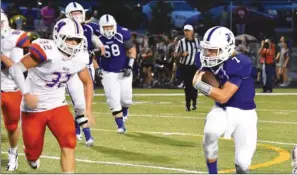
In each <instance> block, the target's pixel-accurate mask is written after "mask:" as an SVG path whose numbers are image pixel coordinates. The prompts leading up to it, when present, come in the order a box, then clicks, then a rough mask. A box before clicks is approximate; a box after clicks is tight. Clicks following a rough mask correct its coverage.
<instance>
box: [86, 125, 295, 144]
mask: <svg viewBox="0 0 297 175" xmlns="http://www.w3.org/2000/svg"><path fill="white" fill-rule="evenodd" d="M91 130H92V131H103V132H115V133H116V130H112V129H98V128H92V129H91ZM128 133H145V134H156V135H164V136H170V135H176V136H197V137H203V134H196V133H185V132H160V131H133V130H129V132H128ZM220 139H221V140H226V139H224V138H223V137H220ZM257 142H258V143H270V144H276V145H288V146H293V145H296V143H286V142H278V141H270V140H257Z"/></svg>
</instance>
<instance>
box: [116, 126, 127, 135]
mask: <svg viewBox="0 0 297 175" xmlns="http://www.w3.org/2000/svg"><path fill="white" fill-rule="evenodd" d="M125 132H126V128H125V127H122V128H119V129H118V130H117V133H118V134H124V133H125Z"/></svg>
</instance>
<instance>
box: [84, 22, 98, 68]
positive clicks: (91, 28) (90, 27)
mask: <svg viewBox="0 0 297 175" xmlns="http://www.w3.org/2000/svg"><path fill="white" fill-rule="evenodd" d="M82 27H83V29H84V35H85V37H86V39H87V42H88V48H87V49H88V51H89V53H90V52H91V51H93V50H94V45H93V42H92V36H93V35H94V34H95V35H96V34H97V30H99V26H98V25H97V24H95V23H85V24H82ZM97 35H98V34H97ZM92 62H93V58H91V57H90V62H89V64H91V63H92Z"/></svg>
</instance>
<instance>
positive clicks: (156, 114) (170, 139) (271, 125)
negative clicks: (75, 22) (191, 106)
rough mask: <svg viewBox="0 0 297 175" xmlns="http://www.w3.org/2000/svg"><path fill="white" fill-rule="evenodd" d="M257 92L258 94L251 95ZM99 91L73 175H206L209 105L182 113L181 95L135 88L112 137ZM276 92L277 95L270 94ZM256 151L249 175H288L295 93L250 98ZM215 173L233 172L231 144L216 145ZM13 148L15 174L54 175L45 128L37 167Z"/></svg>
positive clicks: (296, 125)
mask: <svg viewBox="0 0 297 175" xmlns="http://www.w3.org/2000/svg"><path fill="white" fill-rule="evenodd" d="M257 91H258V92H259V91H260V90H257ZM293 92H294V93H295V94H287V93H293ZM102 93H103V92H102V90H96V94H97V96H95V98H94V104H93V111H94V114H95V116H96V120H97V124H96V125H95V126H93V128H92V134H93V136H94V138H95V145H94V146H93V147H86V146H85V145H84V141H81V142H80V143H78V144H77V147H76V160H77V161H76V172H78V173H206V172H207V169H206V165H205V160H204V156H203V151H202V146H201V145H202V134H203V127H204V119H205V116H206V114H207V112H208V111H209V110H210V109H211V107H212V105H213V101H212V100H210V99H208V98H206V97H205V96H199V105H198V110H197V111H191V112H186V111H185V110H184V96H183V90H180V89H178V90H165V89H135V90H134V94H135V96H134V102H135V104H134V105H133V106H132V107H131V108H130V115H129V120H128V122H127V123H126V126H127V129H128V131H127V133H126V134H125V135H118V134H116V124H115V122H114V119H113V117H112V116H111V114H110V113H109V109H108V106H107V104H106V103H105V97H104V96H102ZM276 93H279V94H276ZM256 104H257V112H258V117H259V122H258V146H257V150H256V153H255V155H254V158H253V162H252V166H251V173H268V174H270V173H291V167H290V164H291V157H290V153H291V149H292V148H293V145H294V143H297V90H296V89H276V90H275V92H274V93H273V94H269V95H265V96H263V95H257V96H256ZM1 132H2V134H1V136H2V158H1V160H2V161H1V165H2V166H1V167H2V168H1V172H2V173H6V170H5V166H6V164H7V154H6V152H7V150H8V141H7V137H6V131H5V129H4V126H3V122H2V128H1ZM219 144H220V145H219V165H218V166H219V170H220V173H234V142H233V141H232V140H231V141H230V140H224V139H221V140H220V142H219ZM22 145H23V144H22V139H20V143H19V153H20V156H19V168H18V170H17V171H16V173H58V172H60V171H61V170H60V163H59V160H58V159H59V153H60V150H59V146H58V144H57V142H56V140H55V138H54V137H53V136H52V134H51V133H50V131H49V130H48V129H47V132H46V137H45V144H44V150H43V154H42V158H41V167H40V169H38V170H32V169H30V168H29V166H28V165H27V163H26V160H25V157H24V156H23V154H22V152H23V149H22Z"/></svg>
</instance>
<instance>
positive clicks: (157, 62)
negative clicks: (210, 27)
mask: <svg viewBox="0 0 297 175" xmlns="http://www.w3.org/2000/svg"><path fill="white" fill-rule="evenodd" d="M4 11H5V12H6V13H7V15H8V18H9V20H10V25H11V26H12V27H13V28H15V29H23V30H25V31H29V32H30V31H31V33H34V34H35V35H34V36H35V38H37V37H42V38H51V33H52V27H53V25H54V24H55V22H56V21H58V20H60V19H61V18H64V13H63V11H61V9H59V8H58V7H57V6H55V5H54V4H53V3H52V1H51V0H49V1H48V3H47V4H45V6H43V7H41V8H40V10H36V9H34V8H32V7H31V6H30V5H28V6H27V8H26V9H21V8H20V7H18V5H17V4H16V3H14V2H12V3H11V4H10V5H9V6H8V7H7V8H6V9H4ZM245 13H246V12H245V11H244V9H239V10H238V14H239V15H238V18H236V21H237V23H236V28H234V30H235V31H234V32H235V33H239V34H241V35H239V36H237V37H236V45H237V51H238V52H242V53H244V54H246V55H248V56H250V58H251V59H252V61H253V64H254V65H255V67H256V68H257V76H256V77H255V82H256V83H259V84H260V83H261V82H262V84H263V87H265V88H263V91H264V92H270V91H272V89H271V88H272V87H273V86H275V85H279V86H280V87H287V86H288V85H289V84H290V78H288V75H287V74H288V68H289V67H290V64H291V62H290V60H291V58H292V47H291V45H292V44H291V42H290V41H289V40H287V39H286V38H285V37H284V36H282V37H281V39H280V40H279V42H273V40H271V39H270V38H265V36H263V37H262V39H263V40H262V42H261V41H258V40H257V39H255V38H252V36H250V35H247V34H244V33H245V30H244V29H245V27H244V25H245V23H244V14H245ZM226 16H227V11H226V10H225V11H223V12H222V14H221V19H220V24H221V25H222V26H227V20H226V18H227V17H226ZM240 17H242V19H241V18H240ZM99 18H100V16H99V14H98V11H97V10H94V11H87V13H86V20H87V22H95V23H98V21H99ZM170 31H171V32H169V33H163V34H152V33H148V34H140V33H132V37H133V40H134V43H135V45H136V48H137V53H138V55H137V62H136V63H137V64H135V65H134V82H133V84H134V87H144V88H151V87H159V88H183V82H182V81H181V78H180V72H179V66H180V65H179V62H178V61H177V59H176V58H175V57H174V56H173V53H174V50H175V46H176V44H177V42H178V40H179V39H181V38H182V37H184V36H183V32H182V31H181V32H179V31H177V30H173V29H172V30H170ZM202 36H203V33H199V35H198V33H196V34H195V37H197V38H198V39H199V40H201V39H202V38H201V37H202ZM267 45H268V46H267ZM263 75H264V76H263ZM267 83H268V87H266V85H265V84H267Z"/></svg>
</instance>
